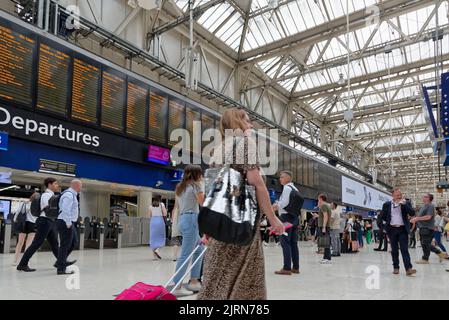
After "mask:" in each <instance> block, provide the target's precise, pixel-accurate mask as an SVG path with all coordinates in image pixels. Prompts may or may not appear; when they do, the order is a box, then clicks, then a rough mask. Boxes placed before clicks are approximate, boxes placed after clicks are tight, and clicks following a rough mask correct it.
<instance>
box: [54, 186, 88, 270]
mask: <svg viewBox="0 0 449 320" xmlns="http://www.w3.org/2000/svg"><path fill="white" fill-rule="evenodd" d="M81 188H82V182H81V181H80V180H78V179H75V180H72V182H71V183H70V188H69V189H67V190H65V191H64V192H63V193H62V194H61V197H60V199H59V215H58V218H57V219H56V229H57V230H58V234H59V239H60V241H61V244H60V246H59V253H58V261H56V267H57V268H58V271H57V274H60V275H64V274H72V273H73V271H70V272H67V271H66V267H67V265H68V264H67V256H68V255H69V253H70V252H71V249H72V248H73V247H74V242H75V241H76V240H75V239H76V238H75V236H74V232H76V230H75V222H76V221H77V219H78V216H79V206H78V199H77V196H78V194H79V193H80V192H81Z"/></svg>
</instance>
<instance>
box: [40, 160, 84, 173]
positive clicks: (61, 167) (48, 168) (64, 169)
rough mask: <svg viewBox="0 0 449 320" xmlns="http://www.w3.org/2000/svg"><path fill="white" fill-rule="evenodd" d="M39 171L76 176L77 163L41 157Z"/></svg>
mask: <svg viewBox="0 0 449 320" xmlns="http://www.w3.org/2000/svg"><path fill="white" fill-rule="evenodd" d="M39 172H44V173H53V174H59V175H62V176H69V177H75V176H76V164H72V163H65V162H59V161H53V160H45V159H40V165H39Z"/></svg>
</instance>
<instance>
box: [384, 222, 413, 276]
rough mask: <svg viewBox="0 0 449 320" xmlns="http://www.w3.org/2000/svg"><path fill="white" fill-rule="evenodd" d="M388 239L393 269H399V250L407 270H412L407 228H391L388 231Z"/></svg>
mask: <svg viewBox="0 0 449 320" xmlns="http://www.w3.org/2000/svg"><path fill="white" fill-rule="evenodd" d="M388 238H389V239H390V245H391V257H392V258H393V268H394V269H399V248H400V249H401V254H402V260H403V261H404V266H405V270H408V269H411V268H412V267H413V266H412V263H411V259H410V254H409V252H408V233H407V230H405V227H400V228H395V227H391V228H390V229H389V230H388Z"/></svg>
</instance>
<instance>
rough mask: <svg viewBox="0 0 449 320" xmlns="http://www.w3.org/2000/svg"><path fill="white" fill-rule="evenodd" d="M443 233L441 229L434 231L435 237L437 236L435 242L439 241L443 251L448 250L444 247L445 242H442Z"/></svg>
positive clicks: (438, 244)
mask: <svg viewBox="0 0 449 320" xmlns="http://www.w3.org/2000/svg"><path fill="white" fill-rule="evenodd" d="M441 233H442V232H440V231H434V232H433V237H434V238H435V242H436V243H437V246H438V247H440V249H441V250H442V251H443V252H446V248H445V247H444V245H443V243H442V242H441Z"/></svg>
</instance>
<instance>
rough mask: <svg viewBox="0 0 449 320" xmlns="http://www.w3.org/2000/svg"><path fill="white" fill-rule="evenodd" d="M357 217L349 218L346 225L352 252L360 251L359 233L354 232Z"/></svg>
mask: <svg viewBox="0 0 449 320" xmlns="http://www.w3.org/2000/svg"><path fill="white" fill-rule="evenodd" d="M354 222H355V216H353V215H351V216H349V219H348V223H347V224H346V231H347V232H348V234H349V241H351V249H352V252H357V251H358V250H359V241H358V237H357V231H355V230H354Z"/></svg>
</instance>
